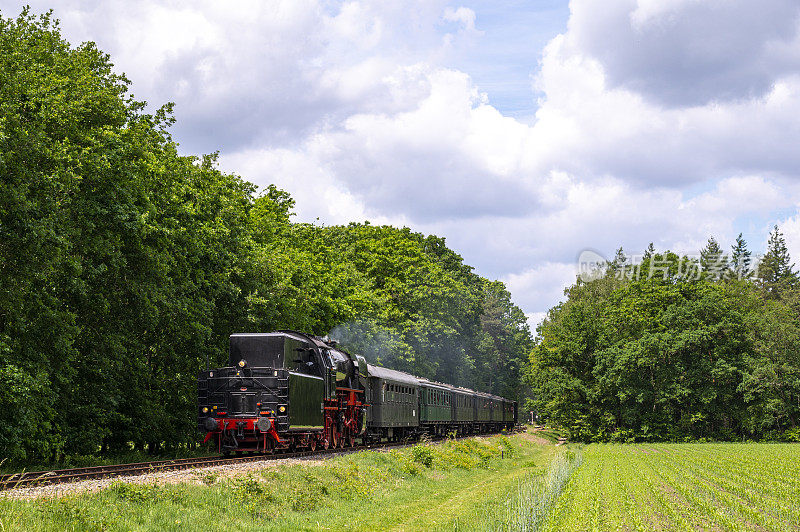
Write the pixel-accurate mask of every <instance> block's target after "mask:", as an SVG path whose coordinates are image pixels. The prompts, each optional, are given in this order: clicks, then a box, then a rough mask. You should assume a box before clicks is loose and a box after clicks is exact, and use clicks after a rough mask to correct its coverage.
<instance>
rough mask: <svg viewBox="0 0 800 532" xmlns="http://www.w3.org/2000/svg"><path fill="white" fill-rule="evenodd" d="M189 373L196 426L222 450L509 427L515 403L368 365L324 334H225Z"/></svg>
mask: <svg viewBox="0 0 800 532" xmlns="http://www.w3.org/2000/svg"><path fill="white" fill-rule="evenodd" d="M229 353H230V355H229V363H228V365H227V366H225V367H222V368H215V369H207V370H204V371H201V372H200V373H199V375H198V429H199V430H200V431H201V432H205V433H206V435H205V440H204V443H205V442H209V441H210V442H213V444H215V445H216V447H217V451H218V452H219V453H221V454H226V455H227V454H230V453H232V452H236V453H243V452H256V453H271V452H274V451H276V450H280V449H288V450H312V451H313V450H316V449H329V448H339V447H347V446H349V447H354V446H356V445H360V444H370V443H375V442H381V441H390V442H391V441H403V440H411V439H416V438H419V437H421V436H422V435H423V434H427V435H430V436H441V435H446V434H456V435H468V434H484V433H492V432H500V431H502V430H504V429H505V430H511V429H513V427H514V426H515V425H516V424H517V403H516V401H512V400H510V399H506V398H503V397H498V396H496V395H492V394H488V393H481V392H477V391H474V390H470V389H467V388H462V387H458V386H453V385H449V384H444V383H440V382H434V381H431V380H428V379H424V378H421V377H415V376H414V375H411V374H409V373H405V372H402V371H396V370H392V369H388V368H383V367H380V366H376V365H373V364H369V363H368V362H367V361H366V359H365V358H364V357H363V356H361V355H353V354H351V353H348V352H347V351H345V350H344V349H341V348H339V347H338V344H337V343H336V342H335V341H333V340H331V339H329V338H327V337H325V338H320V337H317V336H313V335H310V334H306V333H302V332H298V331H291V330H281V331H274V332H269V333H242V334H232V335H231V336H230V351H229Z"/></svg>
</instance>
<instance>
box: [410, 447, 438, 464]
mask: <svg viewBox="0 0 800 532" xmlns="http://www.w3.org/2000/svg"><path fill="white" fill-rule="evenodd" d="M411 455H412V456H413V457H414V461H415V462H417V463H419V464H422V465H424V466H425V467H431V466H433V449H431V448H430V446H428V445H415V446H414V447H413V448H412V449H411Z"/></svg>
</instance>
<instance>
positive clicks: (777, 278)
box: [758, 225, 797, 299]
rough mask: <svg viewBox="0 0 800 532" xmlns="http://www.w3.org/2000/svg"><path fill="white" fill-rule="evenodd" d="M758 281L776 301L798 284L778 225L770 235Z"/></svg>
mask: <svg viewBox="0 0 800 532" xmlns="http://www.w3.org/2000/svg"><path fill="white" fill-rule="evenodd" d="M758 279H759V282H760V283H761V286H763V287H764V289H765V290H766V292H767V295H768V297H772V298H776V299H777V298H780V295H781V293H782V292H783V291H784V290H786V289H788V288H791V287H793V286H794V285H795V284H796V283H797V273H796V272H795V271H794V264H792V262H791V258H790V257H789V250H788V249H787V248H786V240H784V238H783V234H782V233H781V232H780V231H779V230H778V226H777V225H776V226H775V229H774V230H773V231H772V232H771V233H770V235H769V240H768V241H767V253H766V254H765V255H764V257H763V258H762V259H761V262H760V263H759V265H758Z"/></svg>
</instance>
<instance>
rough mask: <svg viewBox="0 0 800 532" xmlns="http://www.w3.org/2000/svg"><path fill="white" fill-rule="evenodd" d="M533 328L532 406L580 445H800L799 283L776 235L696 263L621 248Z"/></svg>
mask: <svg viewBox="0 0 800 532" xmlns="http://www.w3.org/2000/svg"><path fill="white" fill-rule="evenodd" d="M601 273H602V274H601V275H598V276H597V277H598V278H595V279H586V280H581V279H578V280H577V282H576V283H575V284H574V285H573V286H571V287H570V288H568V289H567V290H566V291H565V295H566V296H567V299H566V301H564V302H563V303H562V304H560V305H558V306H556V307H554V308H553V309H551V310H550V312H549V313H548V316H547V318H546V319H545V320H544V322H543V323H542V324H541V325H540V327H539V329H538V332H539V336H538V338H537V340H536V345H535V347H534V349H533V351H532V353H531V369H530V374H529V376H528V378H529V381H530V382H531V384H532V386H533V393H534V395H535V401H534V402H533V406H534V407H535V408H536V409H537V410H538V412H539V414H540V415H541V416H543V417H545V418H546V419H547V420H549V421H550V422H551V423H554V424H557V425H561V426H563V427H566V428H568V429H569V430H570V432H571V434H572V437H573V438H574V439H577V440H580V441H689V440H725V441H729V440H742V439H756V440H761V439H764V440H784V441H800V428H798V422H800V283H798V276H797V273H796V271H795V269H794V265H793V264H792V263H791V259H790V257H789V253H788V251H787V248H786V244H785V241H784V238H783V236H782V234H781V233H780V231H779V230H778V228H777V226H776V227H775V229H774V230H773V231H772V233H771V234H770V237H769V242H768V243H767V253H766V254H765V255H764V256H763V257H762V258H761V260H760V261H756V260H755V258H754V257H752V256H751V254H750V252H749V251H748V250H747V243H746V242H745V241H744V239H743V238H742V236H741V235H739V237H738V238H737V240H736V242H735V244H734V245H733V246H732V249H731V252H730V253H725V252H724V250H723V249H722V247H721V246H720V245H719V244H718V243H717V242H716V240H714V239H713V238H712V239H710V240H709V242H708V244H707V246H706V247H705V248H704V249H703V251H702V253H701V254H700V256H699V257H686V256H684V257H679V256H678V255H676V254H674V253H671V252H669V251H667V252H664V253H656V252H655V250H654V249H653V247H652V244H651V246H650V248H648V250H647V251H646V252H645V253H644V255H643V258H642V260H641V261H640V262H637V264H631V263H630V261H629V260H628V259H627V258H626V256H625V255H624V253H623V252H622V250H621V249H620V250H619V251H618V252H617V256H616V257H615V259H614V260H613V261H611V262H610V263H608V264H606V267H605V268H604V269H603V271H601Z"/></svg>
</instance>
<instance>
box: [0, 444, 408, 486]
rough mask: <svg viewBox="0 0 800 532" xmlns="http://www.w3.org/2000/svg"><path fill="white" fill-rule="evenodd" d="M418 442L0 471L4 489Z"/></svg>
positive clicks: (346, 451) (336, 452) (355, 450)
mask: <svg viewBox="0 0 800 532" xmlns="http://www.w3.org/2000/svg"><path fill="white" fill-rule="evenodd" d="M415 443H419V441H414V442H410V441H409V442H406V441H404V442H384V443H372V444H370V445H358V446H355V447H342V448H332V449H325V450H320V449H317V450H316V451H295V452H283V453H275V454H253V455H246V456H236V457H232V458H226V457H224V456H205V457H201V458H177V459H175V460H156V461H154V462H138V463H131V464H115V465H108V466H92V467H78V468H72V469H55V470H52V471H30V472H28V471H26V472H22V473H9V474H4V475H0V491H2V490H8V489H14V488H24V487H31V486H46V485H50V484H63V483H66V482H74V481H79V480H91V479H99V478H111V477H122V476H137V475H145V474H147V473H156V472H160V471H176V470H180V469H195V468H200V467H211V466H218V465H229V464H241V463H245V462H260V461H265V460H283V459H287V458H304V457H307V456H319V455H326V454H343V453H350V452H357V451H364V450H368V449H379V448H385V447H402V446H405V445H413V444H415Z"/></svg>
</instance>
